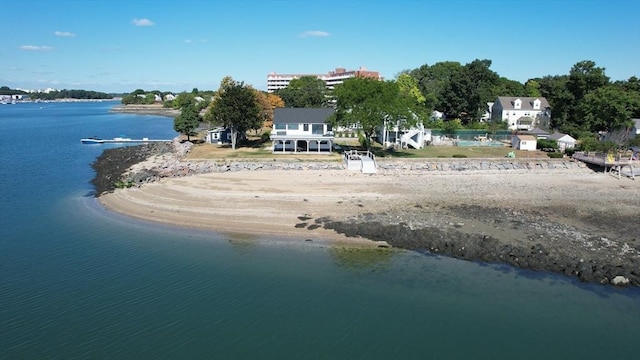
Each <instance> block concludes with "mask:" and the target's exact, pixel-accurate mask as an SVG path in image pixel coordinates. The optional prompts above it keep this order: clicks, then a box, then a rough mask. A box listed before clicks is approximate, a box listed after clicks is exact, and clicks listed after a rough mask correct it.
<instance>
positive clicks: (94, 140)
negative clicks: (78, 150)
mask: <svg viewBox="0 0 640 360" xmlns="http://www.w3.org/2000/svg"><path fill="white" fill-rule="evenodd" d="M80 142H81V143H83V144H102V143H104V140H102V139H98V138H95V137H90V138H84V139H80Z"/></svg>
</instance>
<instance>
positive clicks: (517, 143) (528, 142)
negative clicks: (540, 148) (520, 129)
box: [511, 135, 538, 151]
mask: <svg viewBox="0 0 640 360" xmlns="http://www.w3.org/2000/svg"><path fill="white" fill-rule="evenodd" d="M537 145H538V141H537V140H536V137H535V136H533V135H514V136H513V137H512V138H511V147H513V148H514V149H516V150H527V151H536V147H537Z"/></svg>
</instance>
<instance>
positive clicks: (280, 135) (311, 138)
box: [271, 108, 335, 154]
mask: <svg viewBox="0 0 640 360" xmlns="http://www.w3.org/2000/svg"><path fill="white" fill-rule="evenodd" d="M334 111H335V110H334V109H332V108H276V109H274V111H273V130H272V131H271V141H272V142H273V144H272V151H273V153H282V154H290V153H296V154H310V153H313V154H317V153H327V154H328V153H331V152H332V151H333V141H334V136H333V131H332V128H331V124H329V119H330V117H331V116H332V115H333V113H334Z"/></svg>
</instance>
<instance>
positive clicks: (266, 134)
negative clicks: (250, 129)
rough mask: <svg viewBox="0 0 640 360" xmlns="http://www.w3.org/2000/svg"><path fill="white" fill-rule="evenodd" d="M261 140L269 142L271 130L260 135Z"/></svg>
mask: <svg viewBox="0 0 640 360" xmlns="http://www.w3.org/2000/svg"><path fill="white" fill-rule="evenodd" d="M260 140H262V142H267V141H269V140H271V131H265V132H263V133H262V135H261V136H260Z"/></svg>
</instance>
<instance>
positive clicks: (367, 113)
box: [334, 77, 419, 148]
mask: <svg viewBox="0 0 640 360" xmlns="http://www.w3.org/2000/svg"><path fill="white" fill-rule="evenodd" d="M334 95H335V98H336V113H335V114H334V123H335V124H336V125H342V126H346V127H350V126H354V125H355V126H358V127H359V128H360V129H362V132H363V134H364V142H365V145H366V147H367V148H370V147H371V139H372V137H373V135H374V134H376V133H377V132H378V131H379V130H382V129H384V127H385V125H386V124H398V125H399V126H401V127H409V126H412V125H414V124H415V123H416V122H417V121H418V120H419V119H418V117H417V116H416V112H415V111H416V101H415V98H412V97H411V96H405V95H403V94H402V93H401V92H400V88H399V86H398V84H397V83H396V82H395V81H379V80H376V79H371V78H364V77H356V78H351V79H348V80H345V81H344V82H343V83H342V84H340V85H337V86H336V88H335V91H334Z"/></svg>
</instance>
